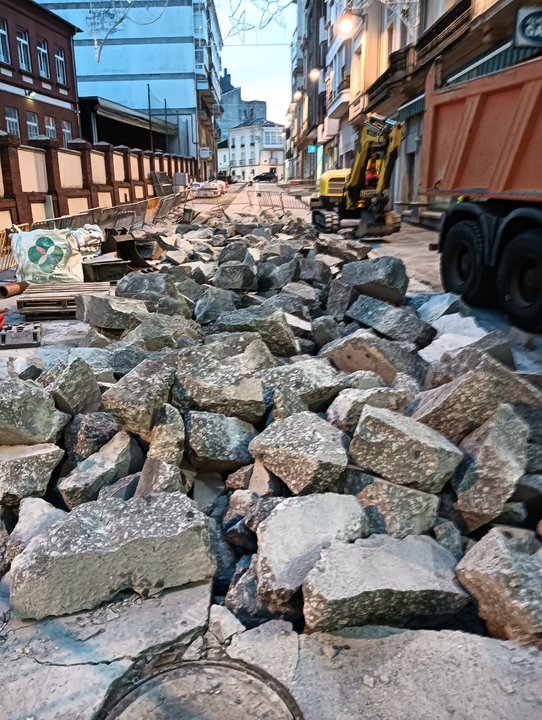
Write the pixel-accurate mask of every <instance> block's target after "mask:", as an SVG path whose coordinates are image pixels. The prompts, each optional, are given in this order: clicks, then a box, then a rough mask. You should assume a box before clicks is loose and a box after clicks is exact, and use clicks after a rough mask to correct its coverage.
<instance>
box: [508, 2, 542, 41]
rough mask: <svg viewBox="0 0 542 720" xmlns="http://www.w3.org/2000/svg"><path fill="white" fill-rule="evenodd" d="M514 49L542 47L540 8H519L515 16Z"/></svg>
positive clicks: (541, 11) (541, 15) (541, 9)
mask: <svg viewBox="0 0 542 720" xmlns="http://www.w3.org/2000/svg"><path fill="white" fill-rule="evenodd" d="M514 44H515V46H516V47H542V8H540V7H537V8H535V7H524V8H520V9H519V10H518V12H517V15H516V34H515V37H514Z"/></svg>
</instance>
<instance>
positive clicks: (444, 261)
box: [440, 220, 495, 305]
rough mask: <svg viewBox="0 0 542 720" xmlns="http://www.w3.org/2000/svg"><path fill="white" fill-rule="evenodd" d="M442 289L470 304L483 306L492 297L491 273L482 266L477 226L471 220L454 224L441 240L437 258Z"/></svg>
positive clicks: (493, 290)
mask: <svg viewBox="0 0 542 720" xmlns="http://www.w3.org/2000/svg"><path fill="white" fill-rule="evenodd" d="M440 275H441V278H442V284H443V286H444V289H445V290H447V291H448V292H453V293H457V294H458V295H461V296H462V297H463V298H464V299H465V300H466V301H467V302H468V303H470V304H471V305H484V304H486V303H488V302H489V301H490V300H491V299H492V298H493V297H494V295H495V272H494V271H493V269H492V268H489V267H487V266H486V265H484V243H483V240H482V233H481V232H480V227H479V225H478V224H477V223H476V222H473V221H471V220H461V222H458V223H456V224H455V225H454V226H453V227H452V228H451V229H450V230H449V232H448V233H447V235H446V236H445V238H444V247H443V250H442V254H441V256H440Z"/></svg>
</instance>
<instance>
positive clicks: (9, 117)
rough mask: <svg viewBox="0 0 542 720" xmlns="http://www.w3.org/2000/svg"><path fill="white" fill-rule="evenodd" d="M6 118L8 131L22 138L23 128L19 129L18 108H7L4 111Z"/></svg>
mask: <svg viewBox="0 0 542 720" xmlns="http://www.w3.org/2000/svg"><path fill="white" fill-rule="evenodd" d="M4 117H5V118H6V130H7V132H8V133H9V134H10V135H17V137H21V128H20V127H19V113H18V112H17V108H12V107H7V108H5V110H4Z"/></svg>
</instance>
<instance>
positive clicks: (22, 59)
mask: <svg viewBox="0 0 542 720" xmlns="http://www.w3.org/2000/svg"><path fill="white" fill-rule="evenodd" d="M16 36H17V54H18V56H19V67H20V68H21V70H26V71H27V72H30V71H31V70H32V64H31V62H30V43H29V42H28V33H27V32H26V30H17V31H16Z"/></svg>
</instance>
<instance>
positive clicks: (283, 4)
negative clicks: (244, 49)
mask: <svg viewBox="0 0 542 720" xmlns="http://www.w3.org/2000/svg"><path fill="white" fill-rule="evenodd" d="M295 3H296V0H270V2H268V1H267V0H229V7H230V11H229V16H228V19H229V22H230V26H231V27H230V29H229V32H228V34H227V35H226V38H231V37H236V38H238V39H239V40H240V41H241V43H244V42H245V36H246V33H247V32H250V31H252V30H264V29H265V28H266V27H268V26H269V25H271V24H272V23H274V24H275V25H278V26H279V27H281V28H285V27H286V18H285V16H284V11H285V10H286V8H287V7H288V6H289V5H295Z"/></svg>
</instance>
